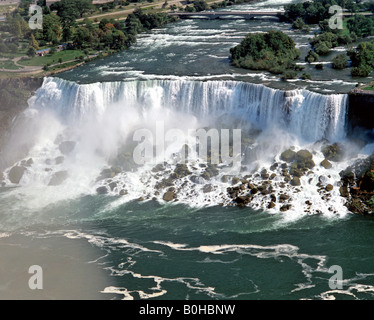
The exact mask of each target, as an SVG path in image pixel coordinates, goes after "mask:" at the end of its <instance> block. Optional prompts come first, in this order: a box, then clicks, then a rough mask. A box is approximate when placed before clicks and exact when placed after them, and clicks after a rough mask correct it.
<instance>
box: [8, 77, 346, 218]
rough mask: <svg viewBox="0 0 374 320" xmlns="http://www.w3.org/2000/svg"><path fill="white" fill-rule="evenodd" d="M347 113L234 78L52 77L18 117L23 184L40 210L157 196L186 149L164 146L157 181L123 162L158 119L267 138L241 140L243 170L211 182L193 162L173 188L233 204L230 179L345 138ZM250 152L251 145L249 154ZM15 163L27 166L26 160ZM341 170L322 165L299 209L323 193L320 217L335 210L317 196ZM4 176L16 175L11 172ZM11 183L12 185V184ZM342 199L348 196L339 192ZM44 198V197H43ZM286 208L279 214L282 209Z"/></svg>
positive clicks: (196, 200) (259, 203) (339, 101)
mask: <svg viewBox="0 0 374 320" xmlns="http://www.w3.org/2000/svg"><path fill="white" fill-rule="evenodd" d="M346 110H347V95H338V94H336V95H321V94H318V93H313V92H309V91H306V90H294V91H286V92H285V91H281V90H275V89H271V88H267V87H265V86H263V85H257V84H250V83H244V82H236V81H207V82H201V81H185V80H148V81H128V82H104V83H93V84H85V85H80V84H77V83H74V82H69V81H65V80H62V79H59V78H45V80H44V83H43V85H42V87H41V88H40V89H39V90H38V91H37V92H36V94H35V96H34V97H32V98H31V99H30V100H29V108H28V109H27V110H26V111H25V113H24V115H23V117H20V119H19V123H18V130H19V132H18V134H17V138H16V139H14V141H16V142H17V143H18V144H19V145H22V146H24V145H27V146H28V150H29V151H28V154H27V156H25V158H24V159H26V160H27V159H29V158H31V159H32V161H31V163H32V165H31V166H28V167H27V168H26V170H25V172H24V174H23V176H22V179H21V180H20V182H19V184H20V185H21V186H22V187H23V188H26V189H25V190H28V191H27V192H29V197H30V202H28V203H29V204H30V203H32V204H33V205H35V207H36V208H39V207H40V206H42V207H44V206H46V205H48V204H49V203H50V202H55V201H59V200H63V199H69V198H71V197H75V196H79V195H82V194H95V193H96V192H97V190H98V188H99V187H104V188H106V189H105V190H106V192H108V193H110V194H113V195H119V194H120V195H123V194H126V196H125V197H122V200H121V201H129V200H133V199H137V198H145V199H151V198H152V197H154V196H155V189H158V187H157V185H158V183H159V182H160V181H161V180H162V179H165V178H166V179H167V178H168V176H169V175H170V172H172V170H174V168H175V167H173V166H174V165H175V161H174V160H172V157H173V156H174V154H175V152H177V153H178V152H179V151H180V148H181V146H178V147H177V148H176V149H175V147H174V149H173V148H169V149H168V146H166V149H167V150H166V155H167V158H168V159H170V160H171V162H170V163H169V164H168V165H169V167H168V169H167V170H165V171H164V172H163V173H162V174H161V173H158V174H156V176H155V174H154V173H153V172H152V170H151V169H152V168H153V166H154V164H149V165H148V166H147V165H146V166H144V167H141V168H137V169H136V170H137V171H135V172H134V171H133V169H131V167H130V169H129V166H127V165H124V163H125V162H127V161H128V160H129V159H130V158H131V152H132V151H133V149H132V148H131V146H130V147H129V148H128V149H126V148H127V146H129V145H131V144H132V142H133V141H132V139H133V133H134V131H135V130H137V129H143V128H147V129H149V130H151V131H153V132H154V129H155V124H156V122H160V121H162V122H163V123H164V124H165V129H174V128H178V129H181V130H182V131H184V132H187V131H188V130H190V129H192V130H196V129H198V128H206V127H210V128H217V129H220V128H226V129H237V128H240V129H242V133H243V134H242V137H243V136H244V137H246V139H248V138H249V140H248V141H250V140H251V139H252V138H251V137H250V136H251V132H255V133H256V132H257V133H256V134H258V132H261V134H260V135H259V136H257V137H256V138H255V142H254V143H253V140H252V142H250V145H246V144H245V143H246V142H244V143H243V141H242V152H243V151H244V153H242V155H244V154H245V156H244V158H243V161H242V163H241V165H242V167H240V166H236V167H232V168H226V169H225V168H222V169H221V170H222V171H221V172H220V173H219V174H218V175H216V176H211V180H204V178H203V176H204V170H205V167H204V165H203V164H202V163H201V162H199V161H200V160H198V159H196V158H195V160H193V161H195V162H194V163H193V164H189V166H190V167H189V169H190V170H192V171H193V174H192V176H193V178H192V177H191V179H190V177H188V176H187V177H185V178H184V180H181V181H180V182H175V186H176V187H177V186H178V190H179V191H178V192H179V194H178V199H179V201H181V202H185V203H188V204H190V205H207V204H208V205H214V204H218V203H222V201H225V200H224V198H225V197H226V195H227V191H226V189H227V187H228V185H227V183H223V181H221V178H222V177H223V176H224V175H229V176H231V177H233V176H235V175H238V174H241V175H242V176H243V177H244V176H245V174H246V173H243V168H245V167H247V174H248V173H253V172H254V171H253V170H256V171H257V173H258V172H259V170H262V169H266V168H267V169H269V167H270V166H271V164H273V163H274V161H279V154H280V152H282V151H283V150H285V148H289V147H291V146H293V147H295V148H296V150H298V149H301V148H305V147H306V148H310V149H311V150H312V149H314V147H313V144H314V143H315V142H316V141H318V140H320V139H328V140H329V141H330V142H335V141H339V140H342V139H344V137H345V122H346ZM252 129H254V130H252ZM20 132H22V134H20ZM64 142H73V143H74V144H75V145H74V150H73V151H72V152H70V153H64V152H63V150H62V147H61V146H62V144H63V143H64ZM66 146H69V143H67V144H65V147H66ZM13 147H14V146H13ZM243 147H244V148H247V147H248V150H249V156H248V153H247V151H248V150H247V149H246V150H243ZM314 154H315V155H314V157H315V160H316V161H318V163H319V162H320V161H322V160H323V158H321V153H320V150H315V151H314ZM124 159H125V160H124ZM126 159H127V160H126ZM157 161H158V160H157ZM196 161H197V162H196ZM130 162H131V159H130ZM24 163H25V162H24ZM158 163H160V162H158ZM161 163H162V161H161ZM316 163H317V162H316ZM17 165H18V166H24V164H22V162H18V163H17ZM116 165H119V166H120V168H121V169H120V170H123V171H122V172H121V173H120V174H118V173H115V177H113V176H110V177H109V179H107V178H105V179H103V178H101V177H102V176H101V175H102V170H103V169H105V168H110V167H112V166H116ZM200 165H201V166H200ZM343 166H344V164H342V165H341V167H339V165H337V166H336V168H335V169H336V170H335V171H334V170H330V171H329V172H325V171H323V170H322V169H323V168H322V169H321V168H320V167H319V166H318V168H315V169H316V173H315V177H314V178H313V179H312V180H313V181H312V180H311V178H310V177H309V178H307V177H302V178H301V182H302V184H303V186H304V190H305V191H306V192H305V193H300V194H299V196H298V197H297V199H299V200H298V203H297V205H296V206H295V210H299V211H300V212H303V210H302V209H301V208H302V207H303V206H304V204H303V203H304V202H305V201H306V200H310V196H311V195H313V194H315V198H316V199H315V200H313V203H315V204H316V205H317V207H318V208H319V209H318V210H320V211H322V212H328V208H327V207H326V204H325V202H324V201H322V200H321V198H320V195H319V194H318V192H317V191H316V190H315V189H316V188H317V187H316V183H317V182H318V175H320V174H324V175H328V176H330V177H331V178H329V179H330V180H331V181H330V182H329V183H333V181H336V180H334V179H339V174H338V173H339V171H340V170H342V168H343ZM321 170H322V171H321ZM277 174H278V177H279V178H278V177H277V178H276V179H275V180H274V186H275V188H278V187H276V185H279V183H280V182H281V181H283V178H282V173H281V168H280V167H279V170H278V171H277ZM5 175H6V176H10V168H8V169H7V170H6V171H5ZM157 175H158V177H157ZM99 177H100V179H99V180H98V178H99ZM255 179H257V178H255ZM308 179H309V182H308ZM260 180H261V178H260ZM276 181H278V182H276ZM311 181H312V182H311ZM7 183H9V184H10V185H12V184H11V183H10V181H8V180H7ZM256 183H261V181H257V182H256ZM311 183H312V185H311V186H310V184H311ZM56 184H57V186H56ZM13 185H14V183H13ZM206 185H208V187H206V188H205V189H204V186H206ZM230 185H231V182H230ZM183 186H184V187H185V188H184V187H183ZM23 188H21V190H22V189H23ZM183 188H184V189H183ZM291 188H292V187H291V186H289V185H287V188H286V189H287V191H288V192H291V193H292V192H293V191H292V190H291ZM182 189H183V190H182ZM286 189H284V190H283V191H285V190H286ZM57 190H58V192H57ZM165 190H166V189H162V191H161V192H159V195H158V196H157V197H158V199H160V200H162V196H163V193H164V192H165ZM283 191H282V190H281V189H279V190H278V191H275V192H276V194H280V193H281V192H283ZM277 192H280V193H277ZM334 192H335V193H336V194H335V196H336V197H337V198H340V197H339V194H338V188H336V190H335V191H334ZM40 194H43V198H42V199H40V197H39V195H40ZM225 194H226V195H225ZM337 198H336V199H337ZM34 199H39V200H37V201H36V200H34ZM226 200H227V198H226ZM264 201H265V202H264ZM295 201H296V200H295ZM296 202H297V201H296ZM25 203H26V201H25ZM226 203H228V202H226ZM253 204H254V205H255V207H257V208H266V207H267V204H266V200H264V199H263V198H258V199H257V200H256V199H254V200H253ZM280 205H281V203H280ZM280 205H277V207H275V208H274V209H273V210H275V211H276V210H279V209H280ZM334 206H335V207H336V208H341V210H340V211H344V209H342V208H343V201H341V200H338V201H335V203H334ZM337 210H339V209H337Z"/></svg>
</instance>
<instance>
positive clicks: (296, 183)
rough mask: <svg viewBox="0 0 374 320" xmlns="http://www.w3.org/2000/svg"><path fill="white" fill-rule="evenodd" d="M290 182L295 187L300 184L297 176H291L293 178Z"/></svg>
mask: <svg viewBox="0 0 374 320" xmlns="http://www.w3.org/2000/svg"><path fill="white" fill-rule="evenodd" d="M290 184H291V185H292V186H294V187H297V186H300V185H301V182H300V179H299V178H298V177H293V179H292V180H291V181H290Z"/></svg>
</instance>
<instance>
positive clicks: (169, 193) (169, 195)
mask: <svg viewBox="0 0 374 320" xmlns="http://www.w3.org/2000/svg"><path fill="white" fill-rule="evenodd" d="M176 198H177V195H176V193H175V192H174V191H167V192H165V193H164V196H163V197H162V199H163V200H164V201H168V202H169V201H172V200H174V199H176Z"/></svg>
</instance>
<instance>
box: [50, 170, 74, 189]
mask: <svg viewBox="0 0 374 320" xmlns="http://www.w3.org/2000/svg"><path fill="white" fill-rule="evenodd" d="M68 176H69V174H68V172H67V171H59V172H56V173H55V174H54V175H53V176H52V178H51V180H50V181H49V183H48V185H49V186H59V185H60V184H62V183H63V182H64V181H65V180H66V179H67V178H68Z"/></svg>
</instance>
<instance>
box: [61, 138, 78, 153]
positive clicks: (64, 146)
mask: <svg viewBox="0 0 374 320" xmlns="http://www.w3.org/2000/svg"><path fill="white" fill-rule="evenodd" d="M75 145H76V143H75V142H74V141H64V142H61V143H60V145H59V146H58V148H59V149H60V152H61V153H62V154H63V155H68V154H69V153H71V152H72V151H73V150H74V148H75Z"/></svg>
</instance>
